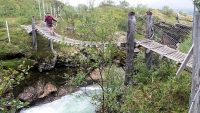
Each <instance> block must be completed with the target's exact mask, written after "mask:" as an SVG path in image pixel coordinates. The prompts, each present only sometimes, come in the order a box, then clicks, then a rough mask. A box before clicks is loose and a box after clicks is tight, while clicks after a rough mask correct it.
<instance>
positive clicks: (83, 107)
mask: <svg viewBox="0 0 200 113" xmlns="http://www.w3.org/2000/svg"><path fill="white" fill-rule="evenodd" d="M100 92H101V88H100V87H99V86H96V85H94V86H88V87H82V88H80V89H79V90H78V91H76V92H74V93H72V94H69V95H66V96H64V97H62V98H61V99H58V100H55V101H53V102H50V103H47V104H43V105H39V106H34V107H31V108H28V109H25V110H22V111H21V112H20V113H96V110H97V109H98V105H99V103H98V102H95V101H94V100H93V99H92V97H93V96H94V95H97V94H100Z"/></svg>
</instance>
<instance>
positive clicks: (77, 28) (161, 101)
mask: <svg viewBox="0 0 200 113" xmlns="http://www.w3.org/2000/svg"><path fill="white" fill-rule="evenodd" d="M0 3H1V6H0V16H1V18H0V48H1V49H0V83H1V84H0V96H1V98H0V103H1V104H0V112H1V111H2V112H5V113H7V112H11V113H12V112H15V110H16V109H17V108H20V107H23V106H25V105H27V104H28V103H23V102H21V101H19V100H18V99H17V98H16V97H14V95H13V92H12V91H13V90H12V89H13V87H14V86H16V85H19V84H20V81H22V80H24V79H27V78H29V69H30V67H32V66H33V64H32V63H33V62H32V61H31V60H30V59H34V60H35V59H40V58H46V57H52V53H51V52H50V51H49V49H47V40H46V39H44V38H42V37H41V36H38V37H37V38H38V41H39V42H40V43H38V47H39V48H40V49H39V50H38V51H37V52H36V51H32V50H31V38H30V36H29V35H28V34H27V33H25V32H24V31H23V30H22V29H21V28H20V25H21V24H30V23H31V17H32V16H33V15H35V16H36V18H37V22H38V23H39V22H40V21H39V20H40V19H39V18H40V17H39V12H38V11H39V9H38V4H37V1H36V0H0ZM45 3H47V4H50V3H52V4H54V5H55V6H56V5H58V6H61V9H62V12H61V17H62V18H58V20H59V22H58V26H57V27H56V28H55V29H56V31H57V32H59V33H60V34H62V35H63V37H64V36H67V37H70V38H74V39H79V40H89V41H101V42H109V43H110V45H109V47H107V48H98V49H96V48H86V49H85V51H86V53H88V54H89V55H88V56H87V57H86V56H84V55H82V54H78V53H79V52H80V51H81V50H82V48H78V47H69V46H66V45H64V44H54V48H55V50H56V51H57V53H58V54H59V55H60V56H66V57H71V56H73V57H75V58H76V59H75V60H77V59H78V60H79V61H80V65H81V66H82V65H84V66H85V67H81V68H80V69H79V70H77V71H78V73H77V74H76V75H75V76H73V77H69V76H68V75H66V78H63V79H67V80H68V79H71V80H70V81H69V84H73V85H80V84H82V83H83V82H85V78H86V77H87V76H88V74H89V73H90V72H91V70H93V69H96V68H97V69H99V70H100V71H101V72H102V73H103V76H102V79H101V80H100V81H99V82H98V84H99V85H100V86H102V89H103V93H102V95H101V96H100V97H96V98H95V99H98V100H99V101H100V102H101V103H102V109H100V111H99V112H106V113H107V112H109V113H116V112H120V113H128V112H130V113H132V112H138V113H157V112H162V113H169V112H173V113H182V112H187V110H188V103H189V102H188V100H189V93H190V76H189V75H190V73H188V72H184V74H183V75H182V77H181V78H176V77H175V72H176V69H177V68H176V64H174V63H172V62H171V61H168V60H166V59H164V60H163V59H162V60H159V58H158V56H156V55H154V58H155V59H154V61H155V65H154V67H153V69H152V70H150V71H149V70H147V68H146V66H145V64H144V63H143V62H144V58H143V57H144V55H143V54H141V53H139V54H138V56H137V58H136V59H135V63H134V65H135V68H136V75H135V77H134V80H135V85H134V86H128V87H125V86H124V85H123V75H124V71H123V69H122V68H121V67H120V66H122V65H124V61H125V52H124V51H123V50H121V49H119V48H116V47H115V46H114V45H112V43H113V42H114V41H116V40H124V37H126V35H123V34H124V32H126V31H127V13H128V12H129V11H135V12H136V15H137V26H136V30H137V31H136V39H142V38H144V32H145V31H144V29H145V22H144V17H143V15H145V14H146V11H148V10H151V11H152V12H153V15H154V18H155V19H154V21H155V22H158V21H165V22H167V23H172V24H174V23H175V22H176V18H175V17H176V14H175V13H174V12H173V10H171V9H170V8H169V7H163V9H161V10H158V9H149V8H148V7H146V6H144V5H138V6H136V7H129V4H128V3H127V2H125V1H121V2H120V3H121V4H120V5H119V6H115V5H113V2H111V1H110V2H106V3H102V4H101V5H100V6H99V7H92V5H91V6H90V7H88V6H86V5H83V4H82V5H79V6H78V7H72V6H70V5H67V6H64V5H63V4H60V2H55V1H54V0H53V1H52V0H45ZM180 15H181V17H182V18H184V19H183V20H181V22H183V23H186V24H188V25H189V24H191V22H188V20H191V17H190V16H187V15H185V14H180ZM5 20H8V23H9V29H10V35H11V43H8V39H7V34H6V29H5ZM68 28H71V29H72V30H68ZM116 33H119V35H120V37H122V39H118V36H116ZM121 35H123V36H121ZM190 42H191V39H190V38H187V39H186V40H185V41H184V43H182V44H181V45H180V50H181V51H183V52H187V51H188V49H189V47H188V45H189V43H190ZM16 53H23V54H24V55H25V58H18V59H11V60H9V59H5V60H3V59H1V58H2V57H4V56H7V55H9V54H16ZM75 55H76V56H75ZM115 60H119V61H120V63H119V64H116V63H115ZM158 64H159V65H158ZM86 69H88V70H86ZM7 93H9V96H10V97H6V96H5V95H6V94H7ZM7 98H9V100H8V99H7ZM102 98H103V99H102ZM8 103H9V107H10V108H9V109H8V108H7V107H8Z"/></svg>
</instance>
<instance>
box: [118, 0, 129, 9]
mask: <svg viewBox="0 0 200 113" xmlns="http://www.w3.org/2000/svg"><path fill="white" fill-rule="evenodd" d="M119 3H120V7H122V8H127V7H128V6H129V5H130V4H129V3H128V2H127V1H126V0H123V1H120V2H119Z"/></svg>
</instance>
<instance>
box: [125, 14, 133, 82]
mask: <svg viewBox="0 0 200 113" xmlns="http://www.w3.org/2000/svg"><path fill="white" fill-rule="evenodd" d="M135 24H136V18H135V13H134V12H130V13H129V14H128V32H127V46H126V51H127V55H126V67H125V81H124V85H126V86H127V85H129V84H131V83H133V75H134V65H133V62H134V40H135V36H134V35H135Z"/></svg>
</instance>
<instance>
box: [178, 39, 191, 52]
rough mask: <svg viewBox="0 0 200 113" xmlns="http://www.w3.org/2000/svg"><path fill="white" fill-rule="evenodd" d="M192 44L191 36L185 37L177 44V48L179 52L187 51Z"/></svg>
mask: <svg viewBox="0 0 200 113" xmlns="http://www.w3.org/2000/svg"><path fill="white" fill-rule="evenodd" d="M191 46H192V38H190V37H189V38H186V39H185V40H184V41H183V42H182V43H180V44H179V47H178V49H179V50H180V51H181V52H184V53H187V52H188V51H189V49H190V47H191Z"/></svg>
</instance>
